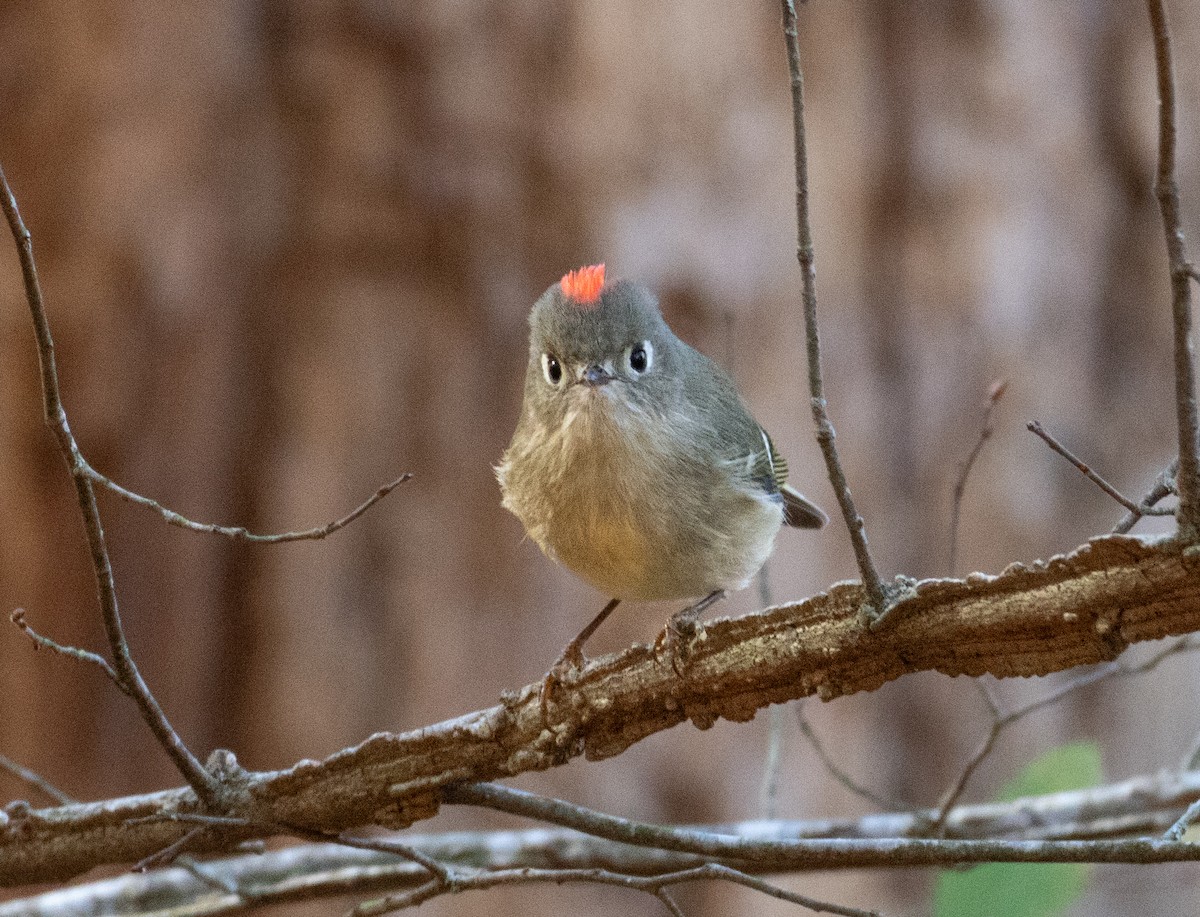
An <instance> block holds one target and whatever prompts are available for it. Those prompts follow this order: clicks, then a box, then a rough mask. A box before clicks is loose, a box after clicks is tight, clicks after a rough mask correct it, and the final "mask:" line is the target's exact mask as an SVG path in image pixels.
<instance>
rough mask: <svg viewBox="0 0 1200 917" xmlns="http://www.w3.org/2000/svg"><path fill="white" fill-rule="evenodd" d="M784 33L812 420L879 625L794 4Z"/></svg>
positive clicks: (879, 603)
mask: <svg viewBox="0 0 1200 917" xmlns="http://www.w3.org/2000/svg"><path fill="white" fill-rule="evenodd" d="M782 3H783V34H784V38H785V41H786V44H787V54H788V72H789V74H790V75H791V82H792V128H793V131H794V134H795V144H796V258H797V260H799V262H800V278H801V283H802V284H803V297H804V330H805V337H806V340H807V344H808V387H809V394H810V397H811V401H810V403H811V405H812V415H813V422H814V423H815V424H816V427H817V442H818V443H819V444H820V446H821V455H822V456H824V458H825V467H826V468H827V469H828V471H829V483H830V484H832V485H833V491H834V494H835V495H836V496H837V501H838V506H840V507H841V510H842V518H843V519H845V520H846V527H847V528H848V529H849V530H850V541H851V543H852V544H853V545H854V556H855V558H856V559H857V561H858V569H859V572H860V573H861V575H862V580H863V586H864V587H865V589H866V591H867V600H868V602H869V603H870V605H871V607H872V609H873V610H874V616H873V617H874V618H875V620H876V621H878V620H879V619H881V618H882V617H883V615H884V614H885V613H886V612H887V595H886V594H885V592H884V588H883V583H882V582H881V581H880V579H879V572H878V571H877V570H876V569H875V562H874V561H873V560H872V559H871V551H870V549H869V548H868V547H867V531H866V523H865V522H863V518H862V516H860V515H859V513H858V509H857V508H856V507H855V506H854V500H853V498H852V497H851V496H850V485H849V483H848V482H847V481H846V472H845V471H844V470H843V469H842V461H841V459H840V458H839V457H838V452H837V445H836V444H835V442H834V439H835V437H836V434H835V432H834V429H833V423H832V422H831V421H830V420H829V412H828V408H827V404H826V401H825V383H824V380H823V379H822V377H821V341H820V337H819V335H818V330H817V269H816V256H815V253H814V251H813V240H812V226H811V224H810V222H809V217H808V147H807V143H806V140H805V134H804V74H803V71H802V70H801V68H800V38H799V34H798V32H797V29H796V6H795V3H794V2H793V0H782Z"/></svg>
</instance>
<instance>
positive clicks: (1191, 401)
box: [1146, 0, 1200, 541]
mask: <svg viewBox="0 0 1200 917" xmlns="http://www.w3.org/2000/svg"><path fill="white" fill-rule="evenodd" d="M1146 6H1147V8H1148V9H1149V11H1150V25H1151V29H1152V31H1153V35H1154V62H1155V68H1156V71H1157V75H1158V173H1157V175H1156V176H1155V183H1154V190H1155V194H1156V195H1157V196H1158V206H1159V210H1160V211H1161V212H1162V222H1163V232H1164V234H1165V235H1166V241H1167V261H1168V264H1169V266H1170V272H1171V308H1172V314H1173V318H1174V325H1175V408H1176V415H1177V423H1178V426H1179V471H1178V475H1177V479H1176V484H1177V488H1178V492H1179V510H1178V514H1177V519H1178V526H1179V533H1180V535H1181V536H1182V538H1183V539H1184V540H1185V541H1196V540H1197V539H1198V538H1200V463H1198V462H1197V458H1196V449H1197V428H1198V426H1200V424H1198V423H1197V416H1196V366H1195V357H1194V354H1193V352H1192V342H1191V333H1192V288H1191V283H1192V279H1193V271H1194V269H1193V267H1192V265H1191V264H1190V263H1189V262H1188V260H1187V248H1186V246H1185V244H1184V239H1183V226H1182V221H1181V218H1180V215H1179V183H1178V180H1177V178H1176V170H1175V147H1176V133H1177V127H1176V103H1175V61H1174V59H1173V57H1172V51H1171V29H1170V24H1169V23H1168V22H1167V11H1166V6H1165V0H1146Z"/></svg>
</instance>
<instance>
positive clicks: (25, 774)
mask: <svg viewBox="0 0 1200 917" xmlns="http://www.w3.org/2000/svg"><path fill="white" fill-rule="evenodd" d="M0 768H3V769H4V770H6V771H8V772H9V773H10V774H12V775H13V776H14V777H16V778H17V779H18V780H21V781H24V782H25V783H28V784H29V785H30V786H32V787H34V788H36V789H37V790H39V791H40V792H41V793H42V794H43V795H44V796H47V797H49V798H50V799H52V800H54V801H55V802H57V803H58V804H59V805H62V806H69V805H71V804H72V803H74V802H77V801H78V800H76V799H74V798H72V797H71V796H68V795H67V794H66V793H64V792H63V791H62V790H60V789H59V788H58V787H56V786H55V785H54V784H53V783H51V782H50V781H49V780H47V779H46V778H45V777H43V776H42V775H41V774H39V773H37V771H32V770H30V769H29V768H27V767H25V766H24V765H21V764H18V763H17V762H16V761H14V760H13V759H12V758H10V757H8V756H7V755H0Z"/></svg>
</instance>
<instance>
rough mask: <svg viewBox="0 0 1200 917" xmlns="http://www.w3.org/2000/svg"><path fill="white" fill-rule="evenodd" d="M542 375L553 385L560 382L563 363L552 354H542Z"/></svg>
mask: <svg viewBox="0 0 1200 917" xmlns="http://www.w3.org/2000/svg"><path fill="white" fill-rule="evenodd" d="M542 375H543V376H544V377H545V379H546V381H547V382H549V383H550V384H551V385H553V386H558V385H560V384H561V383H562V380H563V365H562V363H561V362H560V361H559V359H558V357H556V356H555V355H554V354H552V353H544V354H542Z"/></svg>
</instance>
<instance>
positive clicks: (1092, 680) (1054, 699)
mask: <svg viewBox="0 0 1200 917" xmlns="http://www.w3.org/2000/svg"><path fill="white" fill-rule="evenodd" d="M1197 649H1200V643H1197V642H1195V641H1193V640H1191V639H1189V638H1187V637H1183V638H1180V639H1179V640H1176V641H1174V642H1173V643H1171V644H1169V645H1168V646H1166V647H1164V648H1163V649H1161V650H1159V651H1158V652H1157V653H1155V654H1154V655H1153V656H1151V657H1150V658H1149V659H1147V660H1146V661H1145V662H1141V663H1138V664H1137V665H1132V666H1131V665H1124V664H1122V663H1118V662H1110V663H1107V664H1105V665H1103V666H1100V667H1099V668H1096V669H1093V670H1092V671H1090V672H1086V673H1084V674H1083V675H1080V676H1079V677H1077V678H1072V679H1071V680H1070V681H1068V682H1067V683H1066V684H1063V685H1060V686H1059V687H1058V688H1056V689H1055V690H1053V691H1051V692H1050V693H1049V694H1047V695H1045V696H1043V697H1040V698H1038V699H1037V700H1035V701H1031V702H1030V703H1028V704H1025V705H1024V706H1023V707H1018V708H1017V709H1016V710H1013V711H1010V712H1009V713H1006V714H1001V713H1000V709H999V707H998V706H997V704H996V702H995V701H994V700H993V699H992V696H991V694H990V693H988V692H987V690H986V689H985V688H984V687H983V686H982V685H980V689H981V691H982V692H983V697H984V700H985V702H986V703H987V705H988V708H989V709H990V711H991V714H992V725H991V727H990V728H989V729H988V734H987V735H986V736H984V738H983V740H982V742H980V744H979V748H978V749H976V751H975V753H974V754H973V755H972V756H971V757H970V758H969V759H968V760H967V763H966V764H965V765H963V768H962V770H961V771H960V772H959V774H958V777H957V779H956V780H955V781H954V783H952V784H951V785H950V786H949V788H948V789H947V790H946V792H945V793H944V794H943V796H942V799H941V801H940V802H939V803H938V814H937V817H936V818H934V820H933V824H932V827H931V833H933V834H935V835H940V834H942V833H944V831H945V826H946V820H947V819H948V818H949V817H950V813H951V811H952V810H953V809H954V807H955V806H956V805H958V801H959V799H961V798H962V794H963V792H964V791H965V790H966V788H967V784H968V783H969V782H970V780H971V777H972V776H973V775H974V774H975V771H976V770H977V769H978V768H979V765H981V764H982V763H983V762H984V760H985V759H986V758H987V756H988V755H989V754H991V751H992V748H993V747H994V746H995V744H996V741H997V740H998V739H999V738H1000V734H1001V733H1002V732H1004V730H1005V729H1007V728H1008V727H1009V726H1011V725H1013V724H1014V723H1017V722H1019V721H1021V720H1023V719H1025V717H1027V716H1029V715H1030V714H1032V713H1036V712H1037V711H1039V710H1044V709H1045V708H1046V707H1050V706H1052V705H1054V704H1057V703H1058V702H1059V701H1061V700H1062V699H1063V698H1065V697H1067V696H1068V695H1071V694H1074V693H1075V692H1076V691H1079V690H1082V689H1083V688H1087V687H1090V686H1091V685H1094V684H1096V683H1097V682H1100V681H1104V680H1106V679H1108V678H1114V677H1124V676H1127V675H1142V674H1144V673H1146V672H1149V671H1151V670H1152V669H1154V668H1156V667H1157V666H1158V665H1159V663H1161V662H1162V661H1163V660H1165V659H1168V658H1170V657H1171V656H1175V655H1178V654H1180V653H1187V652H1193V651H1195V650H1197ZM1168 839H1169V840H1178V839H1179V838H1177V837H1169V838H1168Z"/></svg>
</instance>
